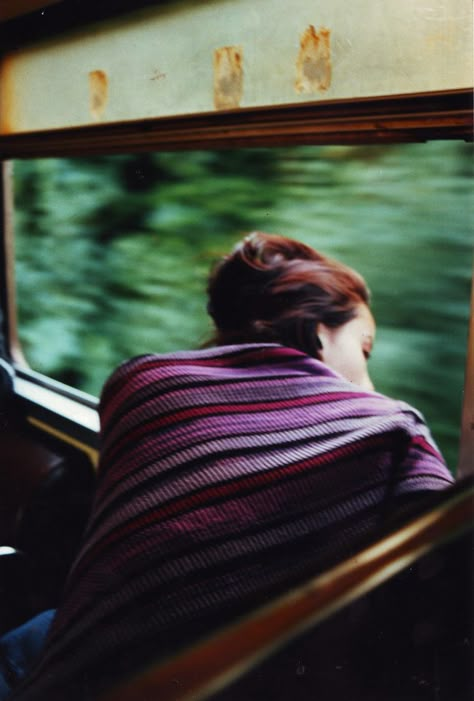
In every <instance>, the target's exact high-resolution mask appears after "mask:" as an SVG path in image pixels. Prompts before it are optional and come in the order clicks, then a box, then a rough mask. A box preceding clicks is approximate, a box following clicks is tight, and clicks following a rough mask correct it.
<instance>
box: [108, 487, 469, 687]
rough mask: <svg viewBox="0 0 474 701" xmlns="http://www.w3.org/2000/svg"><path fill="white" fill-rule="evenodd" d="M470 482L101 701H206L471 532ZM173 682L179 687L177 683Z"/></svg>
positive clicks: (148, 670)
mask: <svg viewBox="0 0 474 701" xmlns="http://www.w3.org/2000/svg"><path fill="white" fill-rule="evenodd" d="M473 510H474V490H473V487H472V483H469V486H468V487H467V488H464V489H463V491H461V493H460V494H459V493H456V494H455V495H452V496H451V498H450V499H449V501H447V502H446V503H445V504H442V505H441V506H438V507H436V508H434V509H432V510H431V511H429V512H427V513H426V514H424V515H422V516H420V517H418V518H417V519H416V520H414V521H412V522H410V523H408V524H407V525H405V526H404V527H403V528H401V529H400V530H398V531H397V532H395V533H393V534H391V535H389V536H387V537H386V538H385V539H383V540H381V541H379V542H378V543H375V544H374V545H372V546H370V547H369V548H367V549H366V550H363V551H362V552H360V553H358V554H357V555H356V556H355V557H353V558H350V559H349V560H346V561H345V562H343V563H342V564H341V565H338V566H336V567H335V568H334V569H332V570H330V571H329V572H327V573H325V574H323V575H320V576H318V577H315V578H314V579H312V580H310V581H308V582H306V583H305V584H303V585H301V586H299V587H297V588H296V589H294V590H292V591H290V592H289V593H288V594H287V595H284V596H281V597H280V598H278V599H275V600H274V601H273V602H272V603H270V604H268V605H267V606H265V607H263V608H261V609H259V610H257V611H256V612H254V613H253V614H250V615H249V616H248V617H247V618H243V619H242V620H241V621H239V622H237V623H236V624H234V625H231V626H229V627H228V628H226V629H224V630H222V631H220V632H219V633H217V634H215V635H214V636H212V637H209V638H208V639H207V640H204V641H203V642H201V643H198V644H197V645H195V646H194V647H191V648H190V649H188V650H185V651H184V652H182V653H180V654H178V655H177V656H176V657H174V658H171V659H170V660H169V661H167V662H164V663H162V664H159V665H157V666H155V667H154V668H153V667H151V668H149V669H147V670H146V671H145V672H144V673H143V674H142V675H140V676H139V677H137V678H136V679H134V680H133V681H132V682H130V683H128V684H125V685H124V686H122V688H118V689H116V690H114V691H113V692H112V693H109V694H107V695H105V696H104V697H101V701H139V699H145V698H146V699H148V698H150V699H160V701H189V700H190V699H193V701H204V700H205V699H208V698H209V697H211V696H212V695H213V694H214V693H215V692H216V691H218V690H220V689H222V688H224V687H225V686H227V685H228V684H230V683H231V682H233V681H235V680H236V679H238V678H239V677H240V676H241V675H242V674H244V673H245V672H248V671H249V670H250V669H251V668H252V667H254V666H255V665H257V664H258V663H259V662H261V661H262V660H264V659H266V658H268V657H269V656H271V655H272V654H273V653H274V652H276V651H278V650H279V649H281V648H283V647H284V646H285V645H287V644H288V643H289V642H291V641H292V640H294V639H296V638H297V637H299V636H300V635H301V634H302V633H304V632H306V631H308V630H310V629H311V628H313V627H314V626H315V625H317V624H319V623H320V622H322V621H323V620H325V619H326V618H328V617H329V616H331V615H332V614H333V613H335V612H336V611H338V610H340V609H341V608H343V607H344V606H346V605H347V604H349V603H351V602H352V601H354V600H355V599H357V598H359V597H360V596H362V595H364V594H366V593H368V592H369V591H371V590H373V589H374V588H376V587H377V586H379V585H380V584H382V583H383V582H385V581H387V580H388V579H390V578H391V577H393V576H395V575H396V574H398V573H399V572H401V571H403V570H405V569H406V568H407V567H409V566H410V565H412V564H413V563H414V562H416V560H418V558H420V557H421V556H423V555H424V554H426V553H428V552H430V551H432V550H433V549H434V548H436V547H438V546H440V545H442V544H444V543H447V542H450V541H451V540H452V539H453V538H455V537H456V536H457V535H460V534H462V533H464V532H467V531H468V530H470V529H472V514H473ZM176 680H179V683H176Z"/></svg>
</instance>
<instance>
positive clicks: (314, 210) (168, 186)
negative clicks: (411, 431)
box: [15, 142, 472, 466]
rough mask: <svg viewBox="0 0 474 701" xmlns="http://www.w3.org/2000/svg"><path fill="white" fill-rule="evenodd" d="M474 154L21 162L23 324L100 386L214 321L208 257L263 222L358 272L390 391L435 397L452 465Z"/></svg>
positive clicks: (38, 348)
mask: <svg viewBox="0 0 474 701" xmlns="http://www.w3.org/2000/svg"><path fill="white" fill-rule="evenodd" d="M471 170H472V159H471V150H470V148H469V147H468V146H466V145H464V144H458V143H444V142H435V143H430V144H422V145H403V146H377V147H375V146H373V147H319V148H317V147H291V148H277V149H252V150H250V149H247V150H236V151H220V152H211V151H207V152H204V151H202V152H190V153H161V154H156V153H151V154H140V155H121V156H115V157H107V158H87V159H75V160H71V159H61V160H59V159H51V160H37V161H23V162H18V163H16V164H15V196H16V221H15V226H16V249H17V250H16V258H17V269H16V276H17V286H18V300H19V302H18V304H19V327H20V337H21V341H22V343H23V346H24V350H25V354H26V357H27V358H28V360H29V362H30V364H31V366H32V367H34V368H35V369H36V370H39V371H41V372H44V373H46V374H48V375H51V376H52V377H54V378H56V379H59V380H62V381H64V382H67V383H69V384H73V385H74V386H76V387H79V388H80V389H83V390H84V391H86V392H90V393H92V394H98V393H99V392H100V388H101V386H102V384H103V382H104V380H105V379H106V377H107V375H108V374H109V373H110V372H111V371H112V369H113V368H114V366H116V365H117V364H118V363H119V362H121V361H122V360H124V359H125V358H127V357H129V356H131V355H135V354H139V353H143V352H149V351H157V352H166V351H169V350H174V349H180V348H190V347H195V346H197V345H200V344H201V343H202V342H203V341H205V339H206V338H207V337H208V336H209V335H210V330H211V329H210V326H209V322H208V319H207V316H206V312H205V285H206V276H207V273H208V270H209V267H210V265H211V264H212V263H213V262H214V261H215V260H216V259H217V258H218V257H219V256H220V255H221V254H222V253H224V252H226V251H228V250H229V248H230V247H231V246H232V245H233V244H234V243H235V241H236V240H238V239H239V237H240V236H241V234H242V233H245V232H247V231H249V230H253V229H262V230H266V231H275V232H280V233H283V234H286V235H289V236H293V237H295V238H299V239H301V240H303V241H305V242H307V243H309V244H310V245H312V246H314V247H316V248H319V249H320V250H322V251H323V252H325V253H327V254H329V255H333V256H334V257H337V258H340V259H341V260H343V261H344V262H346V263H348V264H349V265H352V266H353V267H355V268H356V269H358V270H360V272H362V274H363V275H364V276H365V277H366V279H367V280H368V282H369V285H370V287H371V289H372V292H373V298H374V310H375V315H376V317H377V319H378V322H379V330H378V339H377V343H376V348H375V353H374V355H373V360H371V364H372V376H373V379H374V381H375V384H376V387H377V389H378V390H379V391H381V392H383V393H386V394H389V395H391V396H396V397H399V398H403V399H405V400H406V401H408V402H410V403H411V404H413V405H415V406H417V407H418V408H420V409H421V410H422V411H423V413H424V414H425V416H426V418H427V420H428V422H429V424H430V426H431V428H432V430H433V433H434V435H435V437H436V438H437V440H438V442H439V443H440V446H441V448H442V449H443V451H444V453H445V456H446V457H447V459H448V462H449V463H450V465H451V466H455V463H456V456H457V449H458V445H457V442H458V434H459V422H460V408H461V400H462V388H463V377H464V362H465V351H466V332H467V318H468V299H469V285H470V276H471V257H472V249H471V237H470V232H471V231H472V200H471V199H470V176H471V175H472V173H471Z"/></svg>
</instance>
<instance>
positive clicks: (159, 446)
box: [21, 344, 452, 699]
mask: <svg viewBox="0 0 474 701" xmlns="http://www.w3.org/2000/svg"><path fill="white" fill-rule="evenodd" d="M100 412H101V422H102V431H101V432H102V448H101V464H100V469H99V484H98V491H97V495H96V500H95V504H94V508H93V513H92V517H91V521H90V524H89V527H88V531H87V534H86V538H85V543H84V546H83V549H82V551H81V553H80V555H79V557H78V559H77V561H76V564H75V566H74V568H73V570H72V572H71V574H70V578H69V586H68V589H67V591H66V593H65V597H64V603H63V605H62V607H61V609H60V611H59V614H58V616H57V619H56V622H55V624H54V628H53V632H52V636H51V638H50V642H49V646H48V648H47V651H46V654H45V657H44V660H43V663H42V665H40V667H39V668H38V670H37V672H36V674H34V675H33V676H32V677H31V678H30V680H29V683H28V685H27V686H26V687H24V689H23V692H22V694H21V698H24V699H30V698H31V699H42V698H48V699H55V698H58V699H59V698H64V697H65V696H67V697H68V698H70V699H75V698H77V699H81V698H88V697H89V696H88V694H89V695H90V696H91V697H94V694H95V693H96V692H97V691H98V690H99V689H100V688H102V687H107V686H109V685H110V684H111V683H112V682H116V681H119V680H120V679H121V678H122V677H126V676H128V675H130V674H132V673H135V672H137V671H138V670H139V669H140V667H141V666H142V665H144V664H146V663H147V662H149V661H151V660H155V659H159V658H162V657H165V656H167V655H168V654H172V653H173V652H175V651H176V650H177V649H179V648H180V647H182V646H185V645H187V644H189V643H190V642H192V641H193V640H194V639H196V638H197V637H199V636H200V635H203V634H206V633H208V632H209V631H210V630H211V629H212V628H213V627H215V626H219V625H222V624H223V623H225V622H226V621H228V620H230V619H231V618H233V617H235V616H237V615H238V614H239V613H241V612H243V611H246V610H248V609H249V608H251V607H253V606H255V605H258V604H261V603H264V602H265V601H266V600H267V599H268V597H270V596H272V595H274V594H277V593H278V592H280V591H283V590H284V589H286V588H288V587H289V586H291V585H292V584H294V583H296V582H298V581H300V580H302V579H303V578H305V577H306V576H309V575H311V574H314V573H316V572H319V571H321V570H323V569H325V568H326V567H328V566H329V565H331V564H333V563H334V562H336V561H338V560H340V559H342V558H343V557H345V556H347V555H349V554H350V553H352V552H354V551H355V550H357V549H358V547H360V546H361V544H362V543H363V542H364V540H365V539H366V538H367V537H368V536H369V535H370V534H371V533H374V532H375V529H376V527H377V525H378V524H379V523H380V521H381V519H382V518H383V517H384V516H385V515H386V511H387V509H389V508H390V505H391V504H392V503H395V502H396V500H397V499H399V498H403V497H404V496H409V495H411V494H416V493H419V492H425V491H433V490H438V489H443V488H444V487H446V486H448V485H449V483H450V482H451V481H452V478H451V476H450V474H449V472H448V470H447V468H446V467H445V465H444V462H443V460H442V458H441V456H440V455H439V453H438V451H437V449H436V447H435V446H434V444H433V442H432V439H431V437H430V435H429V432H428V430H427V428H426V426H425V425H424V423H423V421H422V419H421V417H420V416H419V415H418V414H417V413H416V412H415V411H414V410H412V409H411V408H410V407H408V406H407V405H405V404H403V403H400V402H395V401H393V400H390V399H387V398H385V397H383V396H382V395H379V394H376V393H375V392H367V391H364V390H362V389H360V388H358V387H357V386H356V385H353V384H351V383H350V382H349V381H347V380H345V379H343V378H342V377H341V376H340V375H338V374H336V373H335V372H333V371H332V370H331V369H330V368H329V367H328V366H327V365H325V364H324V363H322V362H320V361H319V360H316V359H314V358H311V357H309V356H308V355H306V354H305V353H302V352H300V351H298V350H295V349H292V348H287V347H284V346H281V345H278V344H243V345H235V346H220V347H217V348H213V349H208V350H201V351H186V352H181V353H175V354H170V355H165V356H153V355H148V356H141V357H139V358H136V359H133V360H131V361H129V362H128V363H126V364H124V365H123V366H121V367H120V368H119V369H118V370H117V371H116V372H115V373H114V375H113V376H112V377H111V379H110V380H109V381H108V383H107V385H106V387H105V389H104V392H103V395H102V400H101V409H100Z"/></svg>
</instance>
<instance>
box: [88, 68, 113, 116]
mask: <svg viewBox="0 0 474 701" xmlns="http://www.w3.org/2000/svg"><path fill="white" fill-rule="evenodd" d="M108 97H109V81H108V78H107V73H105V71H91V72H90V73H89V109H90V113H91V115H92V117H93V118H94V119H96V120H99V119H101V117H102V116H103V114H104V112H105V108H106V106H107V101H108Z"/></svg>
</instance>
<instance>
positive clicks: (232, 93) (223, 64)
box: [214, 46, 244, 110]
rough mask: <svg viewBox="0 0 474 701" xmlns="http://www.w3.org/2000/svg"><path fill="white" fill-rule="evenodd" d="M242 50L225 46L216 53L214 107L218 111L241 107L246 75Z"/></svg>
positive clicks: (237, 47) (238, 47)
mask: <svg viewBox="0 0 474 701" xmlns="http://www.w3.org/2000/svg"><path fill="white" fill-rule="evenodd" d="M243 73H244V72H243V67H242V48H241V47H240V46H223V47H222V48H220V49H216V50H215V51H214V107H215V108H216V109H218V110H225V109H232V108H234V107H239V106H240V101H241V100H242V93H243V84H244V75H243Z"/></svg>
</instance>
